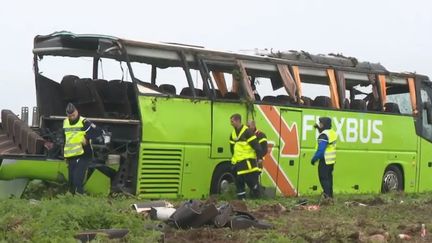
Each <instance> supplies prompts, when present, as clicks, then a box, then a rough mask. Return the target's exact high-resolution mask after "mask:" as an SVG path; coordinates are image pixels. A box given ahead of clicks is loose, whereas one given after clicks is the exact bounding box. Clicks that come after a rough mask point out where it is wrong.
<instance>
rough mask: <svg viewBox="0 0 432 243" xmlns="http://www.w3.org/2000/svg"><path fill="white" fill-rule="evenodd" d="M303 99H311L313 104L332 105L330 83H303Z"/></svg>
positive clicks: (319, 105) (320, 105)
mask: <svg viewBox="0 0 432 243" xmlns="http://www.w3.org/2000/svg"><path fill="white" fill-rule="evenodd" d="M302 89H303V97H302V99H303V100H310V101H311V105H312V106H318V107H331V101H330V89H329V86H328V85H324V84H314V83H302Z"/></svg>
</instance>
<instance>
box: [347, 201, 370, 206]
mask: <svg viewBox="0 0 432 243" xmlns="http://www.w3.org/2000/svg"><path fill="white" fill-rule="evenodd" d="M344 204H345V206H348V207H352V206H355V207H358V206H360V207H367V206H368V205H367V204H364V203H361V202H356V201H347V202H345V203H344Z"/></svg>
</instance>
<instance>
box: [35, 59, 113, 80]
mask: <svg viewBox="0 0 432 243" xmlns="http://www.w3.org/2000/svg"><path fill="white" fill-rule="evenodd" d="M92 63H93V58H90V57H79V58H75V57H57V56H45V57H44V58H43V59H41V60H40V62H39V64H38V65H39V71H40V72H41V73H42V74H43V75H44V76H45V77H47V78H50V79H52V80H54V81H56V82H58V83H60V81H61V80H62V79H63V77H64V76H65V75H75V76H78V77H81V78H90V77H92V73H93V68H92ZM117 63H118V62H117ZM116 68H117V69H118V68H119V65H117V66H116Z"/></svg>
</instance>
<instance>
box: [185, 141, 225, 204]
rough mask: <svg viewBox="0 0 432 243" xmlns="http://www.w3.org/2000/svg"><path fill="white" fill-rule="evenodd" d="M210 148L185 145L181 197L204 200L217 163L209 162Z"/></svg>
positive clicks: (208, 191)
mask: <svg viewBox="0 0 432 243" xmlns="http://www.w3.org/2000/svg"><path fill="white" fill-rule="evenodd" d="M209 154H210V146H208V145H205V146H202V145H187V146H185V156H184V164H183V180H182V187H181V197H185V198H206V197H207V196H208V195H209V193H210V185H211V179H212V174H213V171H214V168H215V167H216V164H217V162H218V161H215V160H210V159H209Z"/></svg>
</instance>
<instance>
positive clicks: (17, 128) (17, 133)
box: [12, 119, 26, 148]
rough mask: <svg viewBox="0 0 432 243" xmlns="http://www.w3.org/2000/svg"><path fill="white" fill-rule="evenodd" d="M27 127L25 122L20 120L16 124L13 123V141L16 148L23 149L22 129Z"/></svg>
mask: <svg viewBox="0 0 432 243" xmlns="http://www.w3.org/2000/svg"><path fill="white" fill-rule="evenodd" d="M25 125H26V124H24V122H23V121H21V120H19V119H18V120H15V121H14V123H13V136H12V140H13V142H14V144H15V145H16V146H18V147H19V148H21V144H22V141H21V131H22V129H23V127H24V126H25Z"/></svg>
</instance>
